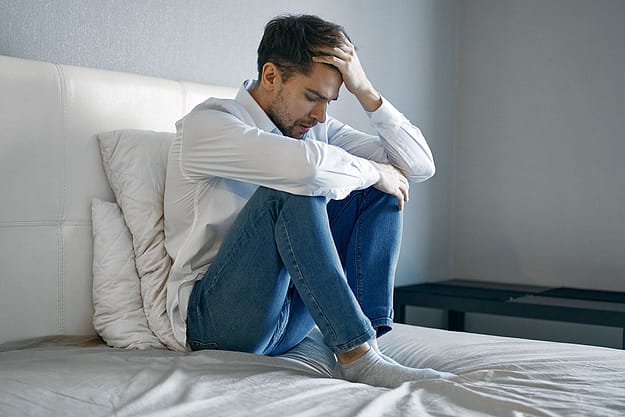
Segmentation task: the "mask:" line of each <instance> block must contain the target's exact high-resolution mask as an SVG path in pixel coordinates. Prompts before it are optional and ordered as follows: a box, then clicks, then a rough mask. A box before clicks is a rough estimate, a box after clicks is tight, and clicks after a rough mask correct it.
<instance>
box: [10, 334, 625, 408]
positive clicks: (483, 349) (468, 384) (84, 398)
mask: <svg viewBox="0 0 625 417" xmlns="http://www.w3.org/2000/svg"><path fill="white" fill-rule="evenodd" d="M380 347H381V349H382V351H383V352H385V353H386V354H387V355H389V356H390V357H393V358H394V359H395V360H397V361H398V362H400V363H403V364H406V365H410V366H416V367H432V368H436V369H439V370H442V371H447V372H453V373H455V374H457V375H458V376H457V377H456V378H454V379H452V380H428V381H416V382H410V383H405V384H403V385H402V386H400V387H399V388H397V389H393V390H390V389H386V388H377V387H372V386H368V385H364V384H356V383H350V382H346V381H342V380H338V379H333V378H332V377H331V373H332V368H333V366H334V359H333V356H332V354H331V353H330V352H329V350H328V349H327V348H325V346H324V345H323V344H322V343H321V335H320V334H319V333H318V331H314V332H313V333H311V335H310V336H309V337H308V338H307V339H306V340H305V341H304V342H303V343H302V344H300V345H299V346H297V347H296V348H295V349H293V350H292V351H290V352H287V353H286V354H284V355H281V356H279V357H266V356H258V355H252V354H246V353H239V352H228V351H208V350H206V351H198V352H188V353H179V352H173V351H167V350H156V349H155V350H142V351H140V350H122V349H114V348H110V347H107V346H106V345H104V344H103V343H102V342H101V341H100V340H99V339H97V338H95V337H71V336H63V337H52V338H43V339H38V340H30V341H25V342H22V343H14V344H12V345H4V346H3V347H2V349H1V350H2V351H1V352H0V415H1V416H3V417H13V416H67V417H69V416H80V417H85V416H89V417H98V416H119V417H122V416H124V417H125V416H152V417H156V416H163V417H165V416H167V417H173V416H190V415H194V416H197V415H206V416H272V417H275V416H337V417H340V416H573V415H574V416H622V415H625V353H624V352H623V351H620V350H616V349H608V348H600V347H590V346H582V345H573V344H564V343H553V342H540V341H529V340H522V339H514V338H503V337H497V336H486V335H477V334H470V333H456V332H450V331H446V330H437V329H428V328H422V327H416V326H408V325H396V327H395V330H394V331H393V332H391V333H389V334H388V335H386V336H384V337H382V338H381V339H380Z"/></svg>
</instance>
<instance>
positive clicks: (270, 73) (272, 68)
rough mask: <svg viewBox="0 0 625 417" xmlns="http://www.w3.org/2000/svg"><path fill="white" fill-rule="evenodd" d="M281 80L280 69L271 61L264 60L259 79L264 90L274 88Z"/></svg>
mask: <svg viewBox="0 0 625 417" xmlns="http://www.w3.org/2000/svg"><path fill="white" fill-rule="evenodd" d="M281 81H282V76H281V73H280V70H279V69H278V67H276V65H275V64H274V63H273V62H266V63H265V65H263V72H262V76H261V79H260V82H261V84H262V85H263V87H264V88H265V90H269V91H271V90H274V89H275V88H276V87H277V86H278V85H279V84H280V82H281Z"/></svg>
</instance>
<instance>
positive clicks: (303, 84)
mask: <svg viewBox="0 0 625 417" xmlns="http://www.w3.org/2000/svg"><path fill="white" fill-rule="evenodd" d="M345 39H348V38H347V35H346V34H345V32H344V30H343V28H342V27H341V26H339V25H336V24H334V23H330V22H326V21H324V20H323V19H321V18H319V17H317V16H309V15H299V16H279V17H276V18H274V19H272V20H271V21H270V22H269V23H267V25H266V26H265V33H264V35H263V38H262V40H261V42H260V46H259V47H258V72H259V74H258V84H257V85H256V87H255V88H254V89H253V90H252V91H251V94H252V96H253V97H254V99H255V100H256V101H257V102H258V104H259V105H260V106H261V107H262V109H263V110H264V111H265V113H267V115H268V116H269V118H270V119H271V120H272V121H273V122H274V124H275V125H276V126H277V127H278V129H280V131H281V132H282V134H283V135H285V136H289V137H292V138H296V139H301V138H303V137H304V135H305V134H306V132H307V131H308V129H310V128H311V127H313V126H314V125H316V124H317V123H323V122H325V119H326V110H327V106H328V103H329V102H330V101H332V100H336V99H337V98H338V93H339V89H340V87H341V85H342V83H343V78H342V77H341V74H340V72H339V71H338V70H337V69H336V68H335V67H334V66H332V65H328V64H320V63H316V62H313V60H312V58H313V56H315V55H320V52H319V51H318V50H319V49H320V48H335V47H340V46H341V45H343V44H344V43H345Z"/></svg>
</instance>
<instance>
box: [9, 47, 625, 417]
mask: <svg viewBox="0 0 625 417" xmlns="http://www.w3.org/2000/svg"><path fill="white" fill-rule="evenodd" d="M0 91H1V92H2V93H1V94H0V127H1V131H2V139H1V140H0V158H1V160H0V162H1V164H0V166H1V167H2V175H1V176H0V190H1V191H2V204H0V248H1V252H0V253H2V255H1V258H0V261H1V262H0V300H1V301H0V317H2V319H1V321H0V323H1V328H0V416H3V417H13V416H81V417H84V416H90V417H98V416H168V417H169V416H187V415H207V416H413V415H414V416H620V415H625V353H624V352H623V351H620V350H616V349H608V348H601V347H590V346H582V345H573V344H563V343H553V342H542V341H530V340H521V339H513V338H503V337H496V336H487V335H478V334H470V333H459V332H450V331H446V330H438V329H429V328H423V327H417V326H409V325H400V324H397V325H396V327H395V330H394V331H393V332H391V333H390V334H388V335H386V336H384V337H383V338H381V339H380V348H381V349H382V351H383V352H384V353H385V354H387V355H388V356H390V357H392V358H394V359H395V360H397V361H398V362H400V363H403V364H406V365H410V366H414V367H431V368H435V369H438V370H441V371H447V372H452V373H455V374H456V375H457V377H456V378H453V379H451V380H429V381H418V382H411V383H405V384H403V385H402V386H400V387H399V388H397V389H394V390H389V389H384V388H377V387H371V386H367V385H363V384H355V383H349V382H345V381H342V380H338V379H334V378H332V369H333V365H334V357H333V356H332V354H331V353H330V352H329V351H328V349H327V348H325V347H324V346H323V344H322V343H321V341H320V334H319V333H318V331H313V332H312V333H311V334H310V335H309V337H308V338H307V339H306V340H305V341H304V342H303V343H302V344H300V345H299V346H297V347H296V348H295V349H293V350H292V351H290V352H287V353H285V354H283V355H281V356H278V357H263V356H257V355H251V354H245V353H239V352H228V351H199V352H186V351H183V350H182V349H179V348H177V347H176V346H174V345H171V344H168V343H167V341H168V334H167V329H166V328H165V327H162V324H163V323H162V322H161V321H159V320H161V319H162V314H161V313H162V311H161V310H160V308H161V307H160V304H159V303H160V302H162V293H160V292H159V290H158V285H154V282H152V283H150V279H154V278H155V277H156V276H158V273H159V271H160V272H162V271H163V270H166V269H167V263H166V262H165V263H162V262H161V263H158V262H153V260H154V259H160V258H155V256H156V255H154V249H155V246H154V245H152V246H149V245H148V246H147V247H146V248H142V247H141V246H140V245H139V243H141V242H139V243H137V241H136V240H137V239H136V236H135V235H137V234H138V233H140V232H141V230H139V229H133V228H132V227H131V224H132V223H133V221H135V222H136V220H137V219H136V218H137V217H140V218H142V219H143V220H144V221H143V222H142V223H144V225H145V223H147V224H151V223H149V222H150V221H152V219H149V218H147V217H145V215H144V214H143V213H142V212H141V209H142V207H135V209H136V210H138V211H136V212H135V211H131V207H132V204H136V203H137V202H141V201H142V200H141V198H137V196H146V195H151V194H150V193H153V192H154V190H157V191H158V189H159V187H160V186H159V185H158V181H147V184H148V185H150V186H152V188H150V190H148V191H149V192H148V191H146V190H145V189H143V188H140V189H133V191H132V192H126V193H125V194H124V193H123V192H122V191H123V190H120V189H119V187H124V186H127V182H128V181H130V180H132V179H135V180H137V179H138V180H141V181H140V184H139V186H141V185H142V184H143V185H145V184H146V181H145V179H144V178H142V175H145V171H150V170H151V169H153V168H154V169H155V167H159V166H161V165H162V164H161V162H162V161H161V162H159V159H158V157H156V156H154V155H157V154H154V155H153V154H152V153H149V155H150V156H151V158H150V165H149V166H147V167H141V169H140V171H138V172H134V173H133V172H132V170H133V169H137V167H136V166H135V165H136V164H126V166H123V167H119V166H112V165H111V164H109V165H107V156H106V155H107V154H106V152H105V151H106V149H109V150H111V149H112V151H111V155H113V154H120V155H121V156H124V155H128V152H132V149H134V148H132V149H131V150H130V151H128V150H127V149H126V148H124V147H123V146H122V145H124V144H125V143H126V142H124V141H125V140H126V139H124V138H126V137H127V136H128V135H134V136H133V137H137V136H141V135H143V136H141V138H142V139H141V138H140V139H141V140H144V139H145V138H146V137H149V138H152V139H153V138H157V139H158V138H160V139H162V141H161V142H159V143H161V151H162V149H166V146H165V145H166V143H167V140H169V139H168V138H170V136H171V132H172V130H173V126H174V122H175V121H176V120H177V119H178V118H180V117H181V116H182V115H183V114H185V113H186V112H188V111H189V110H190V109H191V108H192V107H193V106H194V105H195V104H197V103H199V102H201V101H203V100H205V99H206V98H207V97H210V96H218V97H231V96H232V95H233V94H234V90H233V89H231V88H225V87H220V86H210V85H200V84H195V83H188V82H178V81H171V80H162V79H156V78H150V77H144V76H139V75H132V74H125V73H116V72H110V71H103V70H97V69H89V68H79V67H72V66H67V65H56V64H52V63H44V62H36V61H29V60H23V59H17V58H12V57H5V56H0ZM111 132H113V133H111ZM146 132H147V133H146ZM107 135H108V136H107ZM146 135H147V136H146ZM105 137H108V138H109V139H110V140H112V141H113V142H109V145H110V144H111V143H112V144H113V145H112V147H109V148H107V146H106V144H104V139H103V138H105ZM150 140H151V139H150ZM151 143H152V141H151V142H150V144H151ZM163 144H164V145H163ZM150 146H152V145H150ZM137 149H138V150H139V151H143V148H141V147H139V148H137ZM150 149H152V148H150ZM135 151H136V149H135ZM161 151H159V152H161ZM150 152H152V151H150ZM158 155H162V152H161V153H160V154H158ZM152 156H154V157H153V158H152ZM121 159H122V160H123V159H124V158H121ZM109 162H110V161H109ZM126 162H128V158H126ZM122 168H123V169H126V171H124V170H123V169H122ZM159 169H160V168H159ZM115 170H117V171H115ZM150 172H151V171H150ZM159 172H160V175H162V169H161V171H159ZM115 173H117V174H119V175H118V177H115V176H114V175H115ZM149 175H152V177H150V178H153V175H156V174H154V173H153V172H152V173H151V174H149ZM115 178H117V180H115ZM135 185H136V184H135ZM98 204H99V206H98ZM95 207H100V208H102V207H106V208H111V209H115V210H117V211H115V210H113V211H109V212H107V213H109V214H110V213H113V214H115V213H116V214H115V216H114V217H111V218H109V217H99V218H98V220H97V222H98V223H97V227H96V223H95V220H96V218H95V217H94V216H95V215H94V213H95ZM116 207H117V209H116ZM143 208H145V207H143ZM147 209H149V210H151V211H150V212H152V211H154V210H153V207H151V206H148V207H147ZM127 212H128V213H127ZM129 213H134V214H129ZM120 216H121V217H120ZM133 216H134V220H133ZM141 216H143V217H141ZM157 217H158V216H157ZM161 217H162V216H161ZM120 219H122V220H120ZM115 221H116V222H117V223H115ZM157 221H158V219H156V220H154V222H157ZM155 224H156V223H155ZM139 226H141V225H139ZM139 226H137V227H139ZM116 227H117V229H116ZM96 229H97V231H98V233H104V235H101V234H98V233H96ZM152 229H153V228H150V230H152ZM112 230H118V231H120V230H121V231H123V232H124V233H121V232H120V233H121V234H116V235H114V236H108V235H106V233H108V232H110V231H112ZM103 236H104V237H106V239H108V240H104V241H98V239H102V238H103ZM143 238H145V236H143ZM120 239H121V240H120ZM151 239H152V240H151V242H153V241H154V236H152V237H151ZM122 241H123V242H125V246H124V248H125V249H124V250H125V252H124V251H122V250H121V249H119V248H120V247H121V246H123V245H121V243H120V242H122ZM138 250H141V253H138V252H137V251H138ZM129 251H130V252H132V256H130V255H129ZM122 252H123V253H122ZM113 255H119V256H120V257H119V259H118V260H121V259H122V258H123V260H124V262H125V263H123V265H122V263H118V264H116V265H117V268H118V269H116V270H115V272H114V273H112V272H111V271H110V268H109V270H107V268H105V267H106V266H107V265H106V262H104V261H102V259H110V258H114V256H113ZM122 255H124V256H122ZM146 256H147V258H146ZM98 259H99V260H100V262H96V261H97V260H98ZM149 261H152V262H149ZM103 262H104V263H103ZM120 262H121V261H120ZM103 265H104V266H103ZM122 267H123V268H125V269H123V271H125V272H124V274H126V275H124V277H125V279H126V278H127V279H128V281H127V282H125V284H124V285H129V286H127V287H123V286H121V284H120V283H119V282H117V281H112V280H113V279H118V277H119V276H121V275H120V274H121V272H120V271H122V269H120V268H122ZM105 270H106V271H105ZM103 271H104V272H106V274H104V272H103ZM103 274H104V275H103ZM107 274H108V275H107ZM146 277H147V279H146ZM139 281H140V284H139V283H138V282H139ZM144 283H147V284H146V286H145V288H144ZM157 283H158V282H157ZM116 291H117V292H116ZM103 294H106V295H103ZM111 294H113V295H114V296H113V295H111ZM130 294H131V295H132V297H130V296H129V295H130ZM124 296H128V297H129V300H126V301H120V302H121V303H126V304H124V307H128V305H130V304H131V302H135V304H133V305H134V307H133V310H132V311H131V310H128V311H126V312H125V313H124V314H125V315H123V317H121V318H119V317H118V318H119V319H118V320H113V319H112V318H115V316H114V314H119V311H118V310H119V309H120V308H119V306H118V305H117V304H115V301H116V300H118V299H121V298H123V297H124ZM116 297H117V298H116ZM138 297H139V298H138ZM141 297H143V299H142V298H141ZM137 299H139V303H140V304H139V305H136V302H137ZM146 302H149V303H148V304H146ZM107 309H108V310H107ZM107 314H108V315H107ZM133 314H134V315H133ZM137 314H138V315H137ZM141 315H142V316H141ZM139 316H141V322H140V323H139V321H137V320H138V319H137V317H139ZM133 320H134V321H133ZM119 323H132V326H134V327H132V326H130V325H125V327H124V326H122V328H120V327H119ZM159 326H161V327H162V328H159ZM96 329H97V330H96ZM115 337H118V338H117V339H116V338H115Z"/></svg>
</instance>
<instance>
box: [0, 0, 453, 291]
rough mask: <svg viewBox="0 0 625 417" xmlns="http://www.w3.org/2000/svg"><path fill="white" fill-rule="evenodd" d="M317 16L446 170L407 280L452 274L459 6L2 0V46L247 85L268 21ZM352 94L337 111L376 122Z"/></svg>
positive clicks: (408, 253)
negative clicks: (349, 43) (347, 41)
mask: <svg viewBox="0 0 625 417" xmlns="http://www.w3.org/2000/svg"><path fill="white" fill-rule="evenodd" d="M300 12H306V13H314V14H319V15H321V16H322V17H325V18H326V19H329V20H333V21H336V22H338V23H340V24H342V25H344V26H345V27H346V29H347V31H348V33H349V34H350V36H351V38H352V39H353V40H354V42H355V43H356V44H357V45H358V46H359V55H360V58H361V61H362V63H363V66H364V67H365V69H366V70H367V72H368V75H369V77H370V79H371V80H372V81H373V83H374V85H375V86H376V87H377V88H378V89H379V90H380V92H382V93H383V94H384V95H385V96H386V97H388V98H389V99H390V100H391V101H392V102H393V103H394V104H395V105H396V106H397V107H398V108H399V109H401V110H402V111H403V112H404V113H405V114H406V116H407V117H408V118H409V119H411V120H412V121H413V122H414V123H416V124H418V125H419V126H420V127H421V128H422V130H423V132H424V134H425V135H426V137H427V138H428V140H429V142H430V144H431V147H432V150H433V152H434V155H435V158H436V161H437V165H438V174H437V175H436V176H435V178H434V179H432V180H430V181H428V182H427V183H424V184H423V185H415V186H413V187H412V193H411V201H410V204H409V205H408V207H407V209H406V218H405V224H406V232H405V234H404V236H405V238H404V245H403V253H404V256H403V257H402V258H401V261H400V262H401V264H400V267H399V271H398V277H397V280H398V282H399V283H409V282H416V281H424V280H426V279H430V280H431V279H442V278H446V277H447V276H448V275H449V267H450V258H449V248H450V247H451V242H450V236H451V229H450V226H449V219H450V218H451V179H452V163H451V159H452V148H453V141H454V137H455V134H456V132H455V120H456V119H457V114H456V101H457V100H456V94H457V89H456V79H457V76H456V72H455V71H456V67H457V65H456V39H457V36H456V35H457V21H456V20H457V7H456V2H455V1H453V0H447V1H440V0H420V1H418V2H415V1H411V0H402V1H394V2H393V3H392V7H390V6H389V4H386V3H383V2H379V1H374V0H367V1H359V0H351V1H336V0H332V1H330V0H319V1H317V2H304V1H301V0H295V1H294V0H276V1H273V2H270V4H266V2H264V3H263V2H257V1H254V0H249V1H242V0H232V1H215V0H212V1H199V0H195V1H194V0H186V1H179V2H173V1H165V0H150V1H148V0H143V1H130V2H119V1H111V0H108V1H103V0H89V1H87V0H80V1H78V0H58V1H45V2H42V1H39V0H0V54H4V55H10V56H16V57H22V58H29V59H36V60H43V61H50V62H55V63H62V64H70V65H79V66H87V67H96V68H102V69H110V70H116V71H126V72H134V73H140V74H144V75H150V76H156V77H163V78H170V79H178V80H188V81H196V82H203V83H212V84H223V85H227V86H233V87H238V86H239V85H240V83H241V82H242V80H244V79H246V78H253V77H255V76H256V64H255V63H256V48H257V46H258V42H259V40H260V37H261V35H262V30H263V27H264V24H265V23H266V22H267V21H268V20H269V19H270V18H271V17H273V16H275V15H277V14H281V13H300ZM348 96H349V94H348V93H347V92H346V91H343V92H342V93H341V100H339V102H338V103H335V104H333V105H332V107H331V108H330V112H331V113H332V114H333V115H334V116H335V117H338V118H340V119H341V120H343V121H345V122H347V123H350V124H352V125H353V126H355V127H357V128H361V129H364V130H368V129H369V125H368V120H367V118H366V116H365V115H364V113H363V111H362V110H361V109H360V107H359V105H358V104H357V102H356V101H355V100H353V99H351V98H350V97H348Z"/></svg>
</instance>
